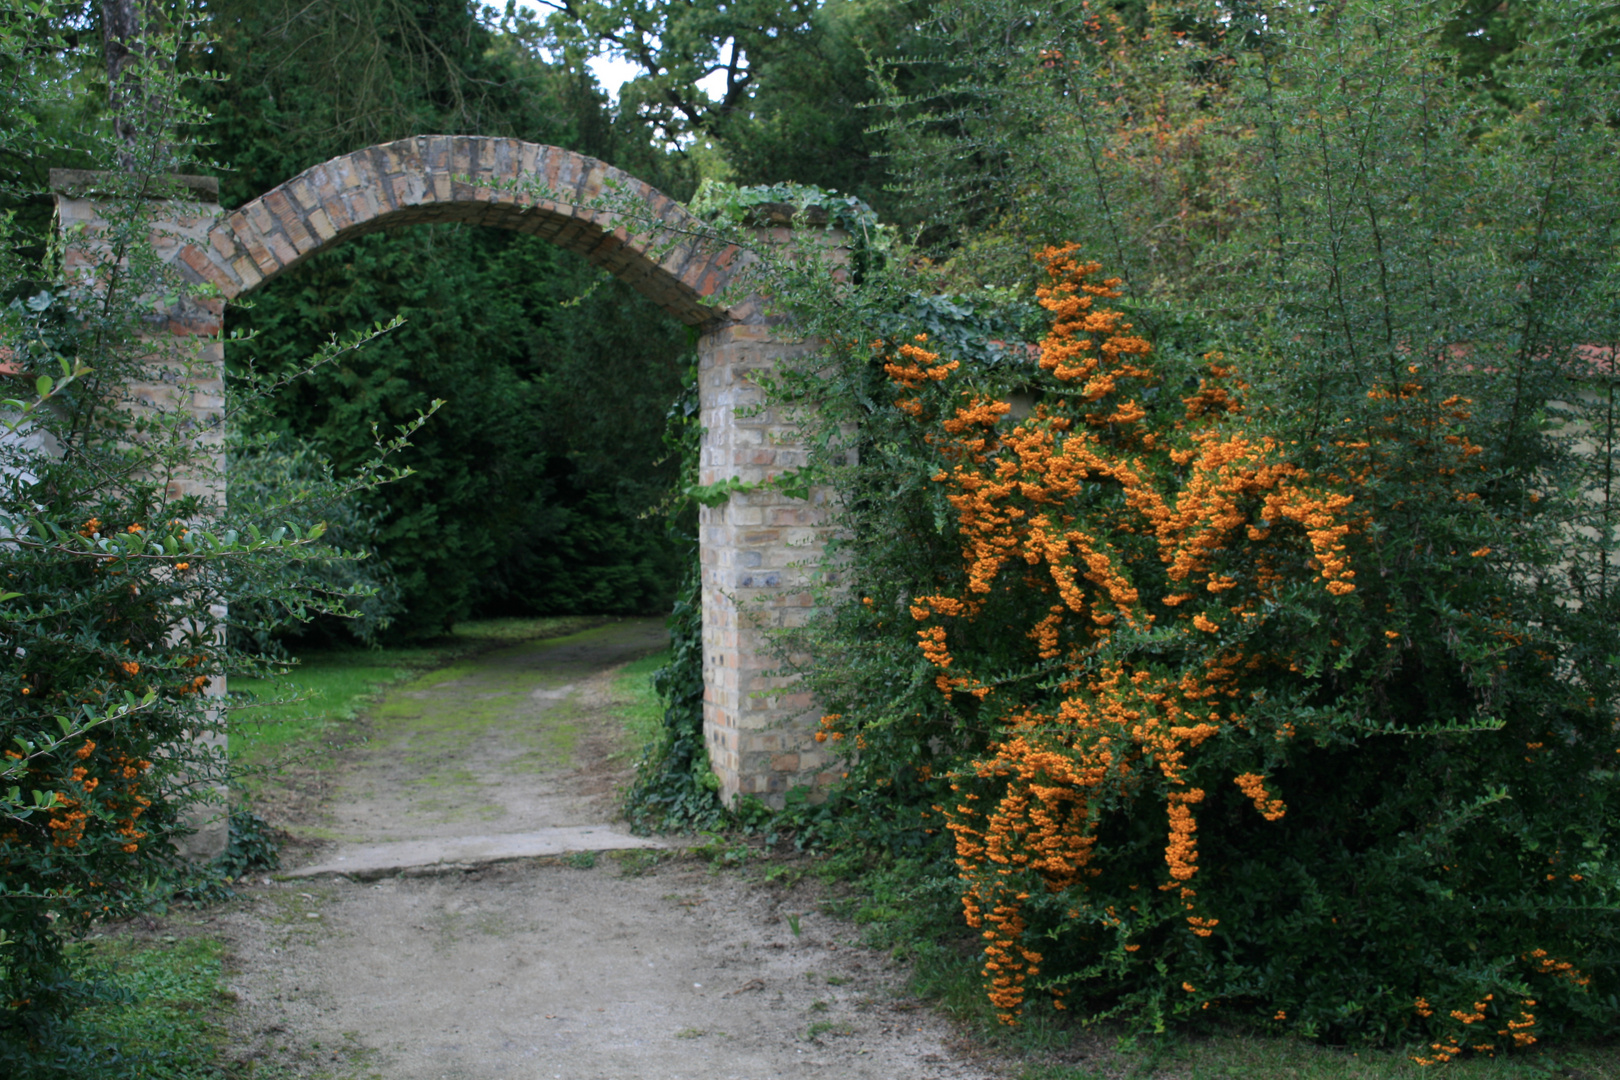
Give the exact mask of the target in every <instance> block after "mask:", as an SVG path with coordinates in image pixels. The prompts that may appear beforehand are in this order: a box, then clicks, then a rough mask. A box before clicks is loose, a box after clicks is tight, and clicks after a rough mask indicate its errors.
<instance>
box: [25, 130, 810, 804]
mask: <svg viewBox="0 0 1620 1080" xmlns="http://www.w3.org/2000/svg"><path fill="white" fill-rule="evenodd" d="M178 179H179V180H180V182H181V183H182V184H183V185H184V186H185V187H187V188H188V189H189V190H190V193H191V196H192V198H193V199H195V200H196V201H195V202H188V203H184V204H178V203H177V204H175V205H174V208H173V210H172V211H171V212H169V213H166V214H164V215H162V218H163V219H162V220H160V221H158V222H157V223H156V224H155V234H154V238H153V243H154V245H155V246H156V248H157V249H158V252H159V253H160V255H161V256H162V257H163V258H165V259H166V260H168V261H170V262H172V263H173V264H174V265H175V267H176V268H177V269H178V270H179V272H180V273H181V274H182V275H183V276H185V277H186V278H188V279H190V280H191V281H193V282H194V283H198V284H202V283H207V284H211V285H213V286H215V287H216V288H217V289H218V290H219V292H220V293H221V294H222V295H223V297H224V300H231V299H235V298H237V297H239V296H242V295H244V294H247V293H249V292H251V291H252V290H253V289H255V288H257V287H259V286H260V285H262V284H263V283H264V282H266V281H268V280H270V279H271V278H273V277H275V276H276V275H277V274H279V273H281V272H282V271H284V270H287V269H289V268H291V267H293V266H296V265H297V264H298V263H299V262H301V261H303V260H304V259H306V258H308V257H310V256H311V255H314V254H315V253H317V252H319V251H322V250H325V249H327V248H330V247H333V246H335V245H337V244H340V243H342V242H343V241H345V240H347V239H349V238H350V237H354V236H360V235H363V234H365V233H368V232H375V231H377V230H379V229H385V228H389V227H392V226H397V225H411V224H437V223H451V222H461V223H465V224H473V225H486V226H495V227H498V228H508V229H515V230H517V231H518V232H524V233H529V234H532V235H535V236H538V237H540V238H542V239H545V240H549V241H551V242H552V243H555V244H557V245H559V246H560V247H564V248H567V249H568V250H570V251H574V252H577V253H579V254H580V255H583V256H584V257H585V258H586V259H588V260H589V261H590V262H592V263H594V264H595V265H597V266H600V267H602V268H603V269H605V270H607V271H609V272H610V273H612V274H614V275H615V276H617V277H619V278H620V279H621V280H623V281H625V282H626V283H627V284H629V285H630V286H631V287H633V288H635V289H637V290H638V291H640V292H641V293H643V294H644V295H646V296H648V297H649V298H650V299H652V300H653V302H654V303H656V304H658V305H659V306H660V307H662V308H663V309H664V310H665V311H668V312H669V313H670V314H671V315H673V316H674V317H675V318H677V319H679V320H680V321H681V322H684V323H686V324H687V325H690V326H697V327H700V328H701V330H702V333H701V336H700V337H699V340H698V379H699V387H698V390H699V399H700V403H701V406H702V414H701V420H702V424H703V427H704V437H703V446H702V457H701V462H700V470H701V476H700V478H701V482H702V483H705V484H713V483H717V482H719V481H722V480H726V479H729V478H735V479H738V480H741V481H745V482H750V481H751V482H758V481H762V480H765V479H768V478H769V477H770V476H772V475H775V474H777V473H780V472H782V471H783V470H785V469H789V468H794V467H797V466H800V465H803V464H804V462H805V454H804V452H803V450H802V449H801V447H800V444H799V443H798V442H797V439H796V432H795V431H794V429H793V428H792V427H791V426H790V425H789V424H787V423H786V422H784V421H783V420H782V419H781V418H780V417H778V416H777V415H776V414H775V413H774V411H773V410H770V409H768V408H765V407H764V401H763V395H762V394H761V392H760V390H759V388H758V387H757V385H756V384H755V382H754V380H753V378H752V377H753V376H754V375H755V374H756V373H758V372H762V371H769V370H770V369H771V368H773V367H774V366H775V365H776V364H777V362H778V361H780V360H781V359H783V358H785V357H788V356H791V355H794V354H798V353H802V352H804V351H806V350H807V349H808V348H809V347H810V346H809V345H808V344H807V343H805V342H803V341H800V340H796V339H793V338H791V336H789V335H779V334H778V333H777V332H776V325H777V324H778V320H776V319H773V318H768V317H767V315H766V313H765V307H764V304H763V303H762V302H761V300H760V298H759V297H758V296H754V295H741V296H731V297H728V299H727V303H726V306H725V307H721V306H719V305H718V304H717V303H716V301H715V300H714V299H713V298H714V297H716V295H717V294H718V293H719V292H720V291H721V290H722V289H725V288H726V287H727V286H728V285H736V284H738V283H739V280H740V277H739V276H740V275H741V274H742V273H743V272H744V270H745V268H746V267H747V266H748V265H749V263H750V262H751V261H752V260H753V258H754V257H753V255H752V254H751V253H750V252H748V251H745V250H744V249H743V248H741V247H738V246H737V245H732V244H718V243H716V242H714V241H713V240H711V239H705V238H704V236H703V233H704V230H703V228H702V225H701V223H700V222H698V221H697V220H696V219H695V218H693V217H692V216H691V215H690V214H688V213H687V212H686V210H685V209H684V208H683V207H682V206H681V205H680V204H679V203H677V202H675V201H674V200H673V199H671V198H669V197H668V196H666V195H664V194H662V193H661V192H659V191H657V190H656V189H654V188H653V187H651V186H650V185H648V184H646V183H644V182H643V181H640V180H637V179H636V178H635V177H632V176H630V175H628V174H626V173H624V172H621V171H620V170H618V169H615V168H612V167H611V166H608V165H606V164H604V163H602V162H600V161H597V160H596V159H595V158H590V157H586V156H585V155H583V154H578V153H575V152H573V151H571V150H564V149H561V148H560V147H555V146H542V145H538V144H535V143H526V142H521V141H519V140H516V139H497V138H485V137H480V136H459V135H457V136H449V135H427V136H416V137H413V138H409V139H401V140H399V141H397V142H391V143H384V144H382V145H379V146H373V147H369V148H367V149H365V150H358V151H355V152H354V153H351V154H345V155H343V156H342V157H338V158H334V159H332V160H331V161H328V162H325V163H324V164H321V165H316V166H315V167H313V168H311V169H307V170H305V171H304V172H303V173H301V174H299V175H298V176H296V177H294V178H293V179H291V180H288V181H287V182H286V183H284V184H280V185H278V186H277V187H275V188H273V189H272V190H270V191H268V192H266V193H265V194H264V195H262V196H260V197H259V198H257V199H254V200H253V201H251V202H249V203H247V204H246V205H244V206H242V207H240V208H238V209H236V210H233V211H229V212H224V211H221V210H220V209H219V208H218V205H217V204H218V191H219V187H218V182H217V181H215V180H212V179H211V178H207V177H181V178H178ZM503 182H507V184H506V186H501V185H502V184H503ZM524 182H531V183H532V182H538V184H539V185H541V186H542V187H543V189H544V191H545V192H546V194H548V195H555V196H560V197H559V198H558V199H556V200H555V201H548V200H546V199H542V198H540V197H538V196H536V195H534V194H532V193H531V192H528V191H525V190H523V188H522V187H521V185H522V184H523V183H524ZM51 183H52V186H53V187H54V188H55V189H56V192H57V214H58V219H59V224H60V226H61V227H62V228H63V229H64V230H65V231H68V232H69V233H70V234H72V235H77V236H79V237H80V238H79V239H77V240H75V241H74V242H73V243H71V244H70V245H69V251H68V268H69V269H70V270H73V269H75V268H76V267H87V266H91V265H93V264H94V263H95V261H96V260H97V259H98V258H100V257H102V255H103V254H104V253H102V254H98V253H97V251H96V249H95V246H94V241H93V237H94V236H95V234H96V232H97V226H98V223H99V222H100V219H101V209H100V207H99V205H98V203H97V201H96V184H95V174H93V173H84V172H77V171H74V170H52V172H51ZM610 192H611V193H613V194H614V195H615V196H616V199H617V205H621V206H628V207H629V208H630V209H629V210H628V211H627V212H624V213H622V214H620V213H615V212H613V211H611V210H607V209H603V208H602V206H601V205H600V204H598V205H595V206H593V205H591V204H592V201H593V200H595V199H597V198H598V197H599V196H603V195H606V194H608V193H610ZM772 220H773V225H771V226H768V227H762V228H760V229H758V230H756V233H757V235H758V239H759V240H760V242H761V244H770V243H776V242H781V241H783V240H786V239H787V238H788V237H787V228H786V223H787V218H786V217H785V216H783V215H780V214H778V215H773V218H772ZM80 226H83V227H84V229H85V231H84V232H83V233H82V234H79V233H78V232H77V229H78V227H80ZM84 238H91V239H89V240H86V239H84ZM829 250H830V251H834V252H835V251H836V250H837V249H836V246H834V247H833V248H830V249H829ZM223 311H224V302H223V301H222V300H218V299H186V300H183V301H181V302H180V303H179V304H178V305H177V306H175V307H173V308H171V309H170V310H169V311H168V312H167V316H166V320H165V321H166V324H167V325H166V329H167V330H168V331H170V332H173V333H181V334H203V335H217V334H218V332H219V330H220V328H221V321H222V318H223ZM204 358H205V360H206V359H211V360H212V362H213V363H214V364H215V365H217V366H216V368H215V370H216V371H217V372H219V376H218V377H215V378H212V379H205V380H203V382H202V383H200V384H198V385H197V386H195V387H193V389H192V391H191V394H190V398H189V400H186V401H176V400H174V399H173V388H172V387H167V386H163V385H158V384H154V385H153V386H151V387H145V388H131V389H132V390H133V392H134V393H135V394H136V396H137V397H143V398H149V399H150V400H151V401H152V402H153V403H154V404H160V405H163V406H164V407H179V408H183V409H186V410H189V411H190V412H192V413H193V414H194V415H196V416H197V417H198V418H199V420H205V421H207V420H209V419H210V418H212V419H213V420H215V421H217V418H218V416H219V415H220V412H221V410H222V408H223V404H224V399H223V382H222V379H223V346H222V344H221V343H220V342H219V341H218V340H217V338H216V340H215V341H214V342H212V343H210V344H209V345H208V346H207V347H206V349H205V351H204ZM200 430H201V432H202V433H203V434H202V435H201V436H200V437H202V438H203V439H205V440H209V441H215V443H216V445H218V442H217V440H218V438H219V430H220V429H219V425H218V423H217V422H205V423H204V424H203V425H202V426H201V428H200ZM184 483H185V482H184V481H181V482H179V484H180V486H183V485H184ZM199 493H201V494H204V495H208V496H211V497H215V498H217V497H219V496H220V495H221V494H222V493H220V492H217V491H215V492H207V491H201V492H199ZM824 502H825V500H824V498H823V497H820V496H818V497H816V498H813V499H812V500H811V502H810V503H806V502H805V501H802V500H790V499H788V498H786V497H785V496H782V495H779V494H776V493H775V492H772V491H761V492H739V493H737V494H734V495H732V496H731V498H730V501H729V502H728V503H727V504H726V505H723V506H719V507H703V508H702V509H701V512H700V518H699V543H700V547H701V558H702V570H703V669H704V671H703V675H704V734H705V738H706V741H707V743H708V748H709V756H710V760H711V762H712V764H713V766H714V771H715V773H716V775H717V776H718V778H719V780H720V783H721V794H722V797H723V798H724V799H725V800H726V801H727V802H728V803H729V802H730V801H731V800H732V799H733V798H734V797H735V796H737V795H739V794H746V795H756V796H759V797H761V798H764V799H765V800H767V801H769V802H772V803H775V804H777V805H780V804H781V800H782V796H783V794H784V793H785V792H786V791H788V790H789V789H790V788H792V787H795V786H798V785H806V786H811V787H819V786H822V785H824V784H825V783H827V782H828V780H829V779H830V774H829V773H828V772H827V771H826V770H827V769H828V767H829V765H830V761H829V760H828V758H827V757H826V755H825V754H824V753H823V751H822V749H821V748H820V747H819V746H818V745H817V744H816V742H815V741H814V729H815V724H814V721H813V717H812V715H811V710H812V703H811V702H810V700H809V699H808V697H807V696H806V695H804V694H802V693H798V692H795V691H794V689H793V688H791V687H789V686H787V685H785V684H784V683H782V682H781V681H780V680H778V679H775V678H772V677H771V676H770V675H769V674H768V672H769V671H770V670H771V669H772V668H773V667H775V666H776V665H775V663H774V661H773V659H772V655H771V649H770V642H769V633H770V631H771V630H772V629H774V628H777V627H782V626H788V625H797V624H799V623H801V622H802V621H803V619H804V618H805V616H806V615H807V614H808V611H809V607H810V603H811V600H810V594H809V591H808V580H807V578H808V574H809V573H810V570H808V569H807V568H806V565H805V564H806V563H807V562H813V561H814V560H813V559H808V558H807V556H809V555H810V554H811V552H813V551H814V550H818V549H819V548H820V546H821V545H823V544H824V543H825V541H826V539H827V538H828V528H827V526H826V524H825V513H824Z"/></svg>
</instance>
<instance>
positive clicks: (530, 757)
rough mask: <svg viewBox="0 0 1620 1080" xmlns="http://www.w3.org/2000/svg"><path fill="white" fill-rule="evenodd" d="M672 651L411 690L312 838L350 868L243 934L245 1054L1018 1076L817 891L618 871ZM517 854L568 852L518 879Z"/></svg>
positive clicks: (254, 916) (527, 1070)
mask: <svg viewBox="0 0 1620 1080" xmlns="http://www.w3.org/2000/svg"><path fill="white" fill-rule="evenodd" d="M662 633H663V631H662V627H661V626H660V625H659V623H658V622H657V621H654V620H627V621H622V622H617V623H614V624H610V625H608V626H605V627H602V628H600V629H598V630H593V631H588V632H586V633H584V634H578V635H575V636H573V637H571V638H565V639H559V640H556V641H551V642H533V643H528V644H525V645H522V646H516V647H511V648H507V649H503V650H500V651H498V652H494V653H490V654H487V655H485V656H483V657H480V658H477V659H475V660H470V661H465V662H462V663H460V664H457V665H455V666H453V667H451V668H447V669H444V670H442V671H439V672H435V673H432V674H430V675H428V676H425V677H423V678H421V679H418V680H416V681H414V682H412V683H408V684H405V685H404V686H402V687H400V688H398V689H396V690H394V691H391V692H390V693H389V694H388V695H387V697H386V698H385V700H384V701H383V702H382V703H381V705H380V706H378V707H377V709H375V710H374V712H373V714H372V715H371V717H370V718H369V719H370V723H371V725H372V731H371V733H370V738H369V740H368V741H367V742H366V743H365V744H364V745H363V746H362V747H361V748H360V750H359V753H358V754H357V756H356V760H355V761H354V762H353V764H352V766H350V767H349V768H348V769H347V771H346V772H345V773H344V774H343V775H342V777H341V778H340V780H339V781H338V782H337V784H336V785H335V797H334V798H333V799H332V800H331V801H330V803H329V805H328V806H327V807H326V808H325V811H324V813H323V814H322V816H321V818H320V819H319V820H315V821H311V822H308V823H306V824H305V826H304V829H303V831H304V832H305V833H306V834H307V835H312V836H315V837H317V838H320V839H322V840H324V841H325V843H324V844H322V845H320V846H319V847H316V848H312V849H311V850H309V851H308V853H307V855H306V856H305V858H304V860H303V861H304V863H305V864H306V866H307V867H323V866H324V867H327V868H328V869H327V870H326V871H323V872H321V873H318V874H316V875H315V876H309V877H291V878H289V877H283V878H282V879H280V880H277V881H274V882H272V883H270V884H266V885H261V886H259V887H257V888H256V889H255V890H254V891H253V893H252V899H251V902H250V903H249V904H247V905H244V906H243V907H242V908H241V909H240V910H239V911H238V913H237V914H235V915H233V916H230V917H229V919H228V920H227V921H228V923H229V927H228V930H227V933H228V936H229V938H230V940H231V943H232V953H233V957H234V969H233V971H232V973H231V976H230V981H231V984H232V989H233V990H234V991H235V993H236V995H237V997H238V1000H239V1002H240V1005H241V1007H240V1009H239V1015H240V1017H241V1021H240V1023H239V1025H238V1030H237V1032H236V1033H235V1035H236V1038H235V1042H236V1045H235V1046H234V1047H233V1048H232V1051H231V1053H232V1055H233V1056H234V1057H235V1058H236V1059H237V1060H239V1061H241V1062H243V1063H244V1064H249V1063H251V1065H252V1067H253V1071H255V1072H258V1071H260V1070H261V1069H262V1070H263V1072H264V1073H266V1074H270V1075H287V1074H288V1073H290V1074H293V1075H307V1076H316V1075H327V1076H333V1077H372V1076H375V1077H387V1078H389V1080H395V1078H400V1080H415V1078H422V1080H429V1078H431V1080H441V1078H443V1080H450V1078H454V1080H485V1078H490V1080H493V1078H497V1077H499V1078H508V1077H510V1078H514V1080H518V1078H524V1080H526V1078H530V1077H534V1078H565V1080H609V1078H612V1080H677V1078H689V1080H724V1078H733V1077H735V1078H747V1080H770V1078H798V1077H837V1078H846V1077H847V1078H852V1080H864V1078H872V1080H912V1078H915V1080H924V1078H940V1080H944V1078H952V1080H958V1078H960V1080H969V1078H971V1080H978V1078H981V1077H990V1076H994V1075H997V1073H995V1072H994V1071H993V1070H991V1069H990V1068H989V1067H988V1066H987V1065H986V1064H985V1063H983V1062H981V1061H979V1060H977V1059H975V1058H973V1057H971V1056H966V1055H964V1054H963V1053H961V1052H959V1051H958V1050H957V1049H953V1047H954V1046H955V1042H954V1039H953V1036H952V1032H951V1029H950V1027H949V1025H948V1024H946V1023H945V1022H944V1021H942V1020H940V1019H939V1018H937V1017H935V1016H933V1015H931V1014H930V1013H929V1012H928V1011H927V1010H926V1009H923V1008H920V1007H918V1005H917V1004H916V1003H915V1002H914V1001H910V1000H908V999H907V998H906V997H905V996H904V995H903V994H902V993H901V991H900V981H901V979H900V973H899V972H898V971H896V970H895V969H894V968H893V967H892V966H891V965H890V964H888V963H887V961H886V960H885V959H884V958H883V957H882V956H881V955H878V954H874V953H873V952H871V951H869V950H867V949H864V948H862V947H860V946H859V945H858V944H856V943H855V942H854V940H853V939H854V938H855V936H856V935H855V929H854V928H853V927H851V926H850V925H848V924H846V923H841V922H839V921H837V920H834V919H832V918H830V917H828V916H825V915H823V914H821V913H820V912H819V911H818V910H817V909H816V906H815V903H814V898H813V897H812V896H811V895H809V894H808V893H807V892H806V891H804V890H802V889H801V890H798V891H787V890H782V889H779V888H773V887H769V886H765V885H761V884H751V883H749V882H748V881H747V880H745V879H744V878H743V877H741V876H739V875H738V874H736V873H731V872H728V873H718V872H716V871H715V870H713V868H712V867H711V864H710V863H708V862H705V861H704V860H702V859H701V858H698V857H696V856H694V855H691V854H687V853H682V852H678V851H667V850H665V851H658V850H637V849H630V850H614V851H610V852H608V853H607V854H598V853H597V851H598V850H600V849H601V848H614V847H621V846H622V844H621V843H620V839H619V838H622V839H623V841H624V843H633V842H634V841H631V840H629V838H628V836H627V834H625V833H623V831H622V829H618V828H615V827H613V826H612V825H611V822H610V817H611V813H612V809H613V805H614V791H615V789H616V788H618V787H620V786H622V784H623V783H624V782H625V780H626V778H627V773H628V768H629V765H630V760H631V759H630V755H628V754H627V753H625V750H626V749H627V748H626V747H625V746H624V745H623V743H624V739H623V735H622V732H621V729H620V725H619V722H618V721H617V719H616V718H615V716H614V715H613V708H614V698H613V695H612V692H611V689H610V687H611V682H612V673H613V671H614V670H615V669H616V668H617V667H619V666H621V665H622V664H623V663H625V662H627V661H629V660H631V659H634V658H635V657H637V656H640V655H644V654H646V653H648V652H650V651H652V650H654V649H656V648H658V647H659V646H660V645H661V644H662ZM469 837H471V838H475V839H474V841H469V839H468V838H469ZM513 837H518V838H529V840H528V841H523V842H531V841H532V842H542V841H543V842H547V843H551V844H552V847H551V848H549V849H545V850H547V851H554V852H556V854H553V856H552V857H550V858H522V859H513V858H510V857H507V856H508V855H509V854H510V851H508V850H507V849H500V848H499V847H498V845H499V844H501V843H507V844H510V843H512V842H514V841H512V838H513ZM536 837H538V838H541V840H540V841H535V840H534V838H536ZM608 838H614V839H611V840H610V839H608ZM491 842H493V843H495V844H497V849H490V848H489V843H491ZM469 844H470V846H469ZM480 844H483V847H480V846H479V845H480ZM458 845H460V846H458ZM410 850H416V851H418V852H419V853H420V852H427V853H428V854H432V853H434V852H437V853H438V855H439V857H438V858H424V857H422V856H421V855H420V854H419V855H417V856H413V857H411V858H405V857H403V856H401V855H400V854H399V853H401V852H408V851H410ZM491 850H493V855H491V854H490V851H491ZM375 851H383V852H385V853H390V854H389V857H383V856H377V855H373V856H370V858H371V860H372V862H373V863H377V864H378V866H376V867H372V868H369V869H365V868H362V869H360V870H355V869H354V867H356V866H358V865H359V864H360V863H361V862H364V861H365V859H366V858H367V856H366V854H365V853H367V852H375ZM480 851H482V852H484V854H479V852H480ZM344 852H348V853H349V854H348V855H344V854H343V853H344ZM446 852H448V853H449V854H448V856H447V855H446ZM564 852H571V854H565V853H564ZM520 853H521V852H520ZM491 858H498V859H499V860H500V861H487V860H489V859H491ZM390 859H391V860H392V861H390ZM413 859H414V860H415V862H416V863H417V864H421V865H417V866H415V868H408V867H409V865H410V864H411V863H412V860H413ZM379 860H380V862H379ZM368 865H369V864H368ZM295 869H296V868H295ZM337 869H342V870H343V871H344V873H342V874H341V875H340V874H337V873H334V872H333V871H334V870H337ZM278 1069H280V1070H285V1072H279V1073H278V1072H277V1070H278Z"/></svg>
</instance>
